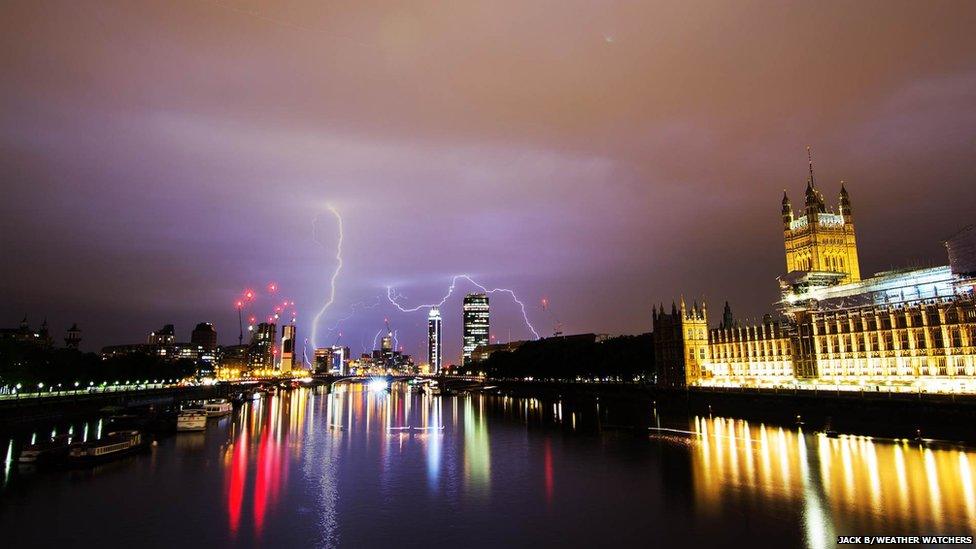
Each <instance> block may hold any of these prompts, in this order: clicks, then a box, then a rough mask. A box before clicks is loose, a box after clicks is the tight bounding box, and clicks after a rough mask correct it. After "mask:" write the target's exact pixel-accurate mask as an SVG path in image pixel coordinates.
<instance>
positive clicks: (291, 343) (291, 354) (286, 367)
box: [281, 324, 295, 372]
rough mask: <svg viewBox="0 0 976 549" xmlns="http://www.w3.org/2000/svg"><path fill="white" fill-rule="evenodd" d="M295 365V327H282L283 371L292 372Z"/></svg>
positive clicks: (292, 325) (288, 325)
mask: <svg viewBox="0 0 976 549" xmlns="http://www.w3.org/2000/svg"><path fill="white" fill-rule="evenodd" d="M294 363H295V325H294V324H285V325H284V326H282V327H281V371H282V372H290V371H291V368H292V366H293V365H294Z"/></svg>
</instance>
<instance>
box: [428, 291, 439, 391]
mask: <svg viewBox="0 0 976 549" xmlns="http://www.w3.org/2000/svg"><path fill="white" fill-rule="evenodd" d="M427 362H428V363H429V364H430V373H432V374H438V373H440V371H441V311H440V310H439V309H438V308H437V307H431V309H430V312H429V313H427Z"/></svg>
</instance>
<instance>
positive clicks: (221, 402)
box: [205, 398, 234, 417]
mask: <svg viewBox="0 0 976 549" xmlns="http://www.w3.org/2000/svg"><path fill="white" fill-rule="evenodd" d="M205 409H206V410H207V417H223V416H226V415H227V414H229V413H231V411H233V409H234V407H233V406H232V405H231V403H230V402H229V401H228V400H227V399H225V398H218V399H214V400H211V401H209V402H207V404H206V406H205Z"/></svg>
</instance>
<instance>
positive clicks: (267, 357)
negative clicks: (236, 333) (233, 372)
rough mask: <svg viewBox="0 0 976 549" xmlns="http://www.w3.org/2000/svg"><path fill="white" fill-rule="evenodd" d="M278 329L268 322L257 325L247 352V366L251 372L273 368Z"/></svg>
mask: <svg viewBox="0 0 976 549" xmlns="http://www.w3.org/2000/svg"><path fill="white" fill-rule="evenodd" d="M277 336H278V327H277V326H275V325H274V324H273V323H270V322H262V323H260V324H258V325H257V327H256V329H255V330H254V335H252V336H251V345H250V346H249V348H248V351H247V357H248V358H247V362H248V366H249V368H250V369H252V370H257V369H262V370H270V369H271V368H273V367H274V354H275V339H277Z"/></svg>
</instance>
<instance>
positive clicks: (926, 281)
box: [652, 165, 976, 394]
mask: <svg viewBox="0 0 976 549" xmlns="http://www.w3.org/2000/svg"><path fill="white" fill-rule="evenodd" d="M783 231H784V243H785V250H786V266H787V272H786V273H785V274H784V275H782V276H780V277H779V286H780V296H781V298H780V301H779V302H778V303H777V309H778V317H777V318H776V319H774V318H773V317H772V316H771V315H766V316H765V317H764V318H763V320H762V322H759V323H754V324H751V325H746V324H743V323H740V322H737V321H735V320H734V318H733V317H732V314H731V310H730V309H729V307H728V305H727V304H726V310H725V312H724V314H723V319H722V323H721V325H720V326H719V327H718V328H714V329H708V328H707V326H708V316H707V309H706V307H705V305H704V304H701V305H698V304H697V303H696V304H693V305H692V306H691V307H688V306H687V305H686V303H685V302H684V299H681V300H680V302H679V303H677V304H673V305H672V307H671V311H670V312H665V310H664V307H663V306H662V307H660V308H658V307H655V308H654V310H653V313H652V314H653V321H654V342H655V350H654V351H655V361H656V370H657V383H658V384H659V385H662V386H668V387H680V386H685V385H703V386H709V385H711V386H745V387H796V388H809V389H813V388H820V389H824V388H830V389H838V390H844V389H848V390H867V391H898V392H958V393H974V394H976V300H974V285H976V228H974V227H973V226H970V227H967V228H965V229H963V230H962V231H960V232H959V233H957V234H956V235H954V236H952V237H951V238H949V239H948V240H946V242H945V245H946V248H947V251H948V256H949V264H948V265H945V266H940V267H931V268H923V269H903V270H895V271H886V272H882V273H877V274H875V275H873V276H871V277H868V278H864V279H862V278H861V275H860V265H859V262H858V258H857V244H856V238H855V233H854V214H853V208H852V206H851V199H850V196H849V194H848V192H847V190H846V188H845V186H844V185H843V183H842V184H841V188H840V196H839V201H838V210H837V213H834V212H832V211H830V210H829V209H828V208H827V207H826V204H825V201H824V199H823V195H822V194H821V193H820V191H819V190H818V189H817V188H816V186H815V183H814V179H813V170H812V165H811V169H810V177H809V179H808V180H807V189H806V202H805V207H804V210H803V215H802V216H800V217H796V216H794V213H793V210H792V207H791V205H790V201H789V198H788V197H786V196H784V198H783Z"/></svg>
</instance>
